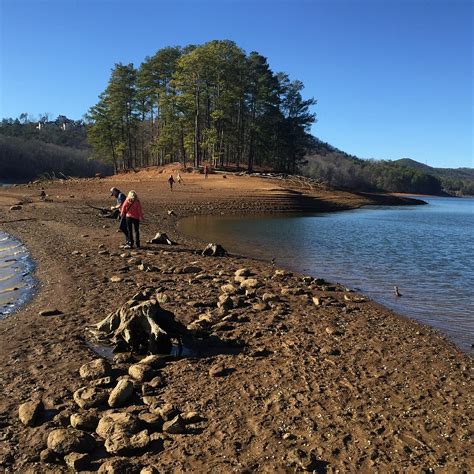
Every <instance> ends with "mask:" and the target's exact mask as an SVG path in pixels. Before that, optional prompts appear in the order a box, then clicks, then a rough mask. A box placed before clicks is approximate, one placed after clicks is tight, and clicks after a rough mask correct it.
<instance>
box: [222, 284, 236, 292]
mask: <svg viewBox="0 0 474 474" xmlns="http://www.w3.org/2000/svg"><path fill="white" fill-rule="evenodd" d="M221 291H222V293H225V294H226V295H235V293H237V288H236V287H235V286H234V285H232V284H231V283H227V284H225V285H222V286H221Z"/></svg>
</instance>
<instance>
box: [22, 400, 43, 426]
mask: <svg viewBox="0 0 474 474" xmlns="http://www.w3.org/2000/svg"><path fill="white" fill-rule="evenodd" d="M43 410H44V406H43V402H42V401H41V400H32V401H29V402H26V403H22V404H21V405H20V406H19V407H18V417H19V418H20V421H21V422H22V423H23V424H24V425H26V426H33V425H34V424H35V422H36V420H37V418H38V416H39V415H40V413H41V412H42V411H43Z"/></svg>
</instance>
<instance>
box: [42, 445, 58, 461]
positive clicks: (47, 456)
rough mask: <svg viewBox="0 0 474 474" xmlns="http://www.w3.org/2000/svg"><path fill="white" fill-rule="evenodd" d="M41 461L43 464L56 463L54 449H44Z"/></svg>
mask: <svg viewBox="0 0 474 474" xmlns="http://www.w3.org/2000/svg"><path fill="white" fill-rule="evenodd" d="M40 460H41V462H47V463H50V462H54V461H56V453H55V452H54V451H53V450H52V449H49V448H46V449H43V450H42V451H41V452H40Z"/></svg>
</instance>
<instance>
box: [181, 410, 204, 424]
mask: <svg viewBox="0 0 474 474" xmlns="http://www.w3.org/2000/svg"><path fill="white" fill-rule="evenodd" d="M181 417H182V418H183V421H184V422H185V423H186V424H190V423H199V422H200V421H202V420H203V417H202V416H200V415H199V414H198V412H196V411H188V412H187V413H183V415H181Z"/></svg>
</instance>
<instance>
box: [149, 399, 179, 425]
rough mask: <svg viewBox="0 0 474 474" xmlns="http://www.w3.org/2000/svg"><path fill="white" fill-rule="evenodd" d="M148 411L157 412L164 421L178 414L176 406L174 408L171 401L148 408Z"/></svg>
mask: <svg viewBox="0 0 474 474" xmlns="http://www.w3.org/2000/svg"><path fill="white" fill-rule="evenodd" d="M150 411H151V412H152V413H158V414H159V415H161V417H162V418H163V420H165V421H170V420H172V419H173V418H174V417H176V416H177V415H179V414H180V411H179V410H178V408H176V407H175V406H174V405H173V404H172V403H165V404H164V405H163V406H161V407H159V408H150Z"/></svg>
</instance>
